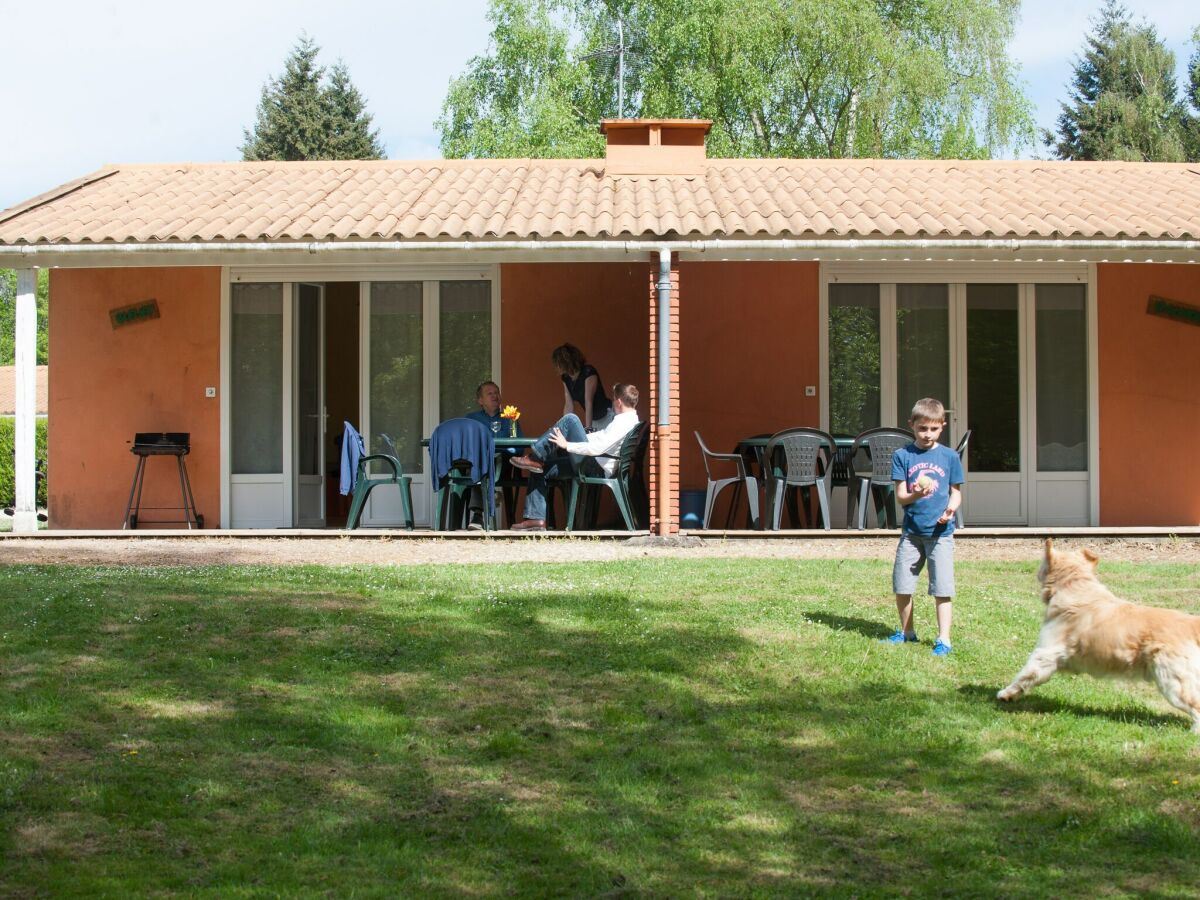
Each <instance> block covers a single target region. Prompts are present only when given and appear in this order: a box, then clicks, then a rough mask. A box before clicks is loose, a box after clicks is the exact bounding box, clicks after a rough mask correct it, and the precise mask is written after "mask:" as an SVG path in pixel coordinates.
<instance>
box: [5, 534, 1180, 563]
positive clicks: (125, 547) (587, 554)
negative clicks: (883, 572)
mask: <svg viewBox="0 0 1200 900" xmlns="http://www.w3.org/2000/svg"><path fill="white" fill-rule="evenodd" d="M1058 544H1059V546H1062V547H1080V546H1087V547H1091V548H1093V549H1094V550H1096V552H1098V553H1099V554H1100V555H1101V557H1103V558H1107V559H1111V560H1126V561H1135V562H1136V561H1144V562H1184V563H1200V538H1195V537H1187V538H1169V537H1167V538H1107V537H1106V538H1092V539H1081V538H1064V539H1061V540H1059V541H1058ZM895 546H896V539H895V538H894V537H878V538H876V537H867V538H852V539H839V538H821V539H815V540H813V539H796V540H791V539H787V538H775V539H762V540H720V539H713V538H705V539H701V538H696V537H682V538H674V539H670V540H665V541H664V540H660V539H656V538H646V537H634V538H630V539H617V540H613V539H597V538H586V537H583V538H577V539H563V538H557V537H555V538H549V539H537V538H534V539H528V538H524V539H517V540H511V539H505V538H488V537H482V536H481V537H478V538H474V537H472V538H454V539H445V538H436V537H430V538H415V539H414V538H400V539H392V538H389V537H386V536H382V537H379V538H366V537H354V538H349V537H343V538H316V539H313V538H302V537H277V538H228V537H203V538H152V537H145V538H136V539H130V538H57V539H45V538H25V539H21V538H8V539H0V564H16V563H35V564H36V563H47V564H48V563H74V564H79V565H139V566H194V565H214V564H224V565H359V564H377V565H397V566H404V565H419V564H427V563H484V564H493V563H500V562H583V561H606V560H628V559H640V558H664V557H668V558H673V559H701V558H711V557H729V558H737V557H740V558H757V559H889V560H890V559H891V558H892V553H893V551H894V549H895ZM1040 553H1041V541H1040V539H1038V538H1034V537H1014V538H972V539H969V540H968V539H965V537H963V538H960V539H959V540H958V541H957V547H956V556H957V558H958V559H959V560H963V561H968V560H1016V561H1021V560H1028V561H1032V560H1035V559H1037V557H1038V555H1039V554H1040Z"/></svg>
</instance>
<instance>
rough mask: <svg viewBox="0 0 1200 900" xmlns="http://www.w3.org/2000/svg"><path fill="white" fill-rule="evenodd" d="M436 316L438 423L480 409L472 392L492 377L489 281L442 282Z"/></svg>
mask: <svg viewBox="0 0 1200 900" xmlns="http://www.w3.org/2000/svg"><path fill="white" fill-rule="evenodd" d="M439 288H440V297H441V301H440V304H441V311H440V315H439V323H440V331H439V334H440V336H441V337H440V341H441V353H440V356H439V363H438V368H439V372H440V375H441V378H440V382H439V383H440V385H441V386H440V389H439V395H440V396H439V397H438V412H439V416H440V420H441V421H443V422H444V421H445V420H446V419H453V418H455V417H457V416H463V415H466V414H467V413H469V412H473V411H474V410H476V409H478V408H479V404H477V403H476V402H475V389H476V388H477V387H479V382H481V381H486V380H487V379H489V378H491V377H492V285H491V282H490V281H481V280H478V279H477V280H475V281H443V282H441V284H440V286H439Z"/></svg>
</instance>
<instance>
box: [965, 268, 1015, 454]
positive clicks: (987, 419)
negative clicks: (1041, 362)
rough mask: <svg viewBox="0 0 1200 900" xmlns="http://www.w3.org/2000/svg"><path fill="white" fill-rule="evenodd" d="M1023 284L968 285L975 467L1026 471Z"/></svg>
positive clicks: (970, 405)
mask: <svg viewBox="0 0 1200 900" xmlns="http://www.w3.org/2000/svg"><path fill="white" fill-rule="evenodd" d="M1017 296H1018V295H1017V285H1015V284H969V285H967V403H968V409H969V415H970V422H969V423H968V425H967V427H968V428H970V429H971V430H972V434H971V445H970V447H969V449H968V451H967V453H968V461H969V468H970V469H971V471H973V472H1019V471H1020V470H1021V420H1020V414H1021V376H1020V343H1019V320H1018V317H1017Z"/></svg>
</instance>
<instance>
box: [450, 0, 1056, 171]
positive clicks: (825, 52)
mask: <svg viewBox="0 0 1200 900" xmlns="http://www.w3.org/2000/svg"><path fill="white" fill-rule="evenodd" d="M1018 8H1019V3H1018V0H905V2H897V0H872V2H863V0H754V2H750V3H747V2H746V0H491V8H490V10H489V14H488V15H489V19H490V21H491V23H492V35H491V44H490V47H489V49H488V52H487V53H485V54H484V55H482V56H479V57H476V58H475V59H473V60H472V61H471V62H470V64H469V65H468V67H467V70H466V71H465V72H464V73H463V74H462V75H460V76H459V77H458V78H456V79H455V80H454V81H453V82H452V83H451V85H450V89H449V92H448V93H447V96H446V99H445V101H444V103H443V107H442V116H441V118H440V119H439V120H438V123H437V126H438V129H439V131H440V135H441V147H442V152H443V153H445V154H446V155H447V156H448V157H480V156H498V157H505V156H521V155H527V156H534V157H555V156H559V157H581V156H597V155H600V154H602V153H603V149H604V140H603V138H602V136H601V135H599V134H598V133H597V130H596V126H597V123H598V122H599V120H600V119H602V118H606V117H613V116H615V115H617V112H618V111H617V96H618V84H617V81H616V79H615V78H614V77H613V65H612V59H611V54H610V53H607V52H604V51H605V49H606V48H611V46H612V44H613V43H614V35H615V33H616V23H617V21H618V20H620V22H621V23H622V26H623V29H624V30H625V31H627V32H628V33H630V34H633V35H636V38H637V39H636V43H635V48H634V49H635V50H636V51H637V52H636V53H633V54H630V55H629V56H628V57H627V59H626V65H625V71H626V81H625V96H626V104H625V109H624V110H623V112H624V113H625V114H626V115H634V116H641V117H654V118H668V117H700V118H709V119H712V120H713V129H712V132H711V133H710V135H709V141H708V147H709V153H710V155H713V156H742V157H756V156H786V157H814V156H820V157H852V156H872V157H939V156H940V157H982V156H987V155H989V154H992V153H995V152H997V151H998V150H1000V149H1001V148H1005V147H1013V148H1014V149H1015V148H1017V147H1020V146H1023V145H1025V144H1027V143H1029V142H1031V140H1032V138H1033V133H1034V132H1033V126H1032V120H1031V116H1030V110H1029V104H1028V101H1027V100H1026V99H1025V98H1024V96H1023V95H1022V93H1021V91H1020V88H1019V87H1018V85H1017V81H1016V73H1015V69H1014V66H1013V63H1012V62H1011V61H1010V60H1009V58H1008V56H1007V52H1006V50H1007V45H1008V42H1009V41H1010V39H1011V38H1012V34H1013V28H1014V23H1015V19H1016V15H1017V12H1018Z"/></svg>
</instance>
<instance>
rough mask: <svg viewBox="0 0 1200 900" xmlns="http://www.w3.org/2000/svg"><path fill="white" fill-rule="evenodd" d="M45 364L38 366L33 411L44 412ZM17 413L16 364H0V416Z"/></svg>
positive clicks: (39, 413)
mask: <svg viewBox="0 0 1200 900" xmlns="http://www.w3.org/2000/svg"><path fill="white" fill-rule="evenodd" d="M47 371H48V370H47V367H46V366H38V367H37V374H36V375H35V376H34V377H35V378H36V385H37V386H36V388H35V390H36V396H35V397H34V405H35V406H36V407H37V408H36V409H35V410H34V413H35V414H36V415H39V416H44V415H45V414H46V407H47V403H46V385H47V384H48V383H49V382H48V378H49V376H48V375H47ZM16 413H17V369H16V366H0V416H15V415H16Z"/></svg>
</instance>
